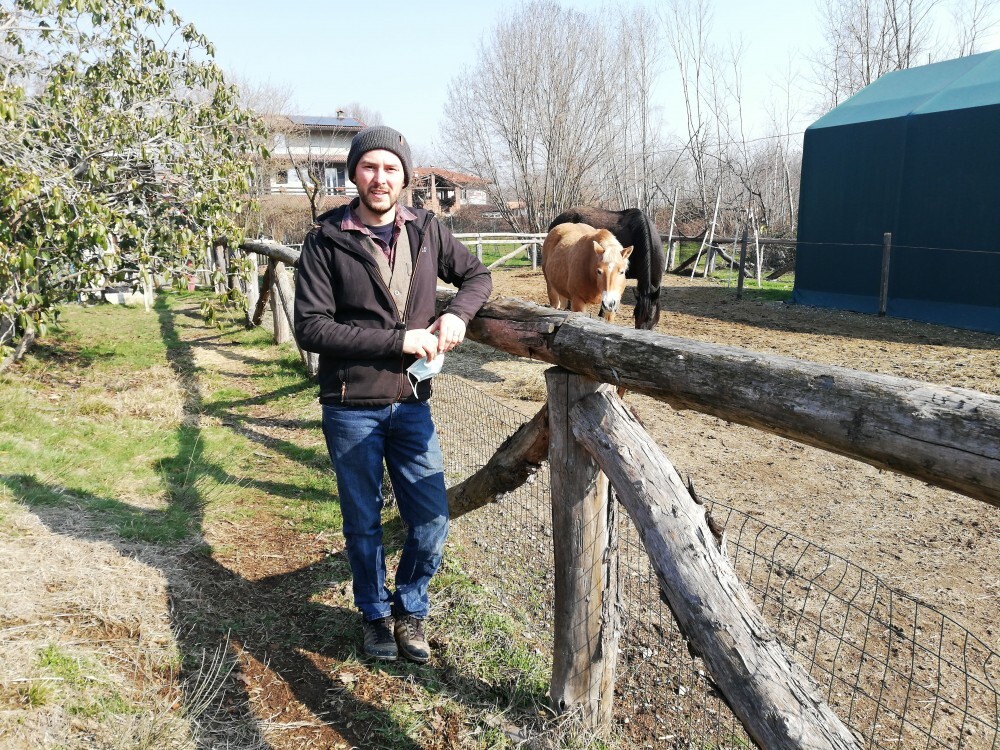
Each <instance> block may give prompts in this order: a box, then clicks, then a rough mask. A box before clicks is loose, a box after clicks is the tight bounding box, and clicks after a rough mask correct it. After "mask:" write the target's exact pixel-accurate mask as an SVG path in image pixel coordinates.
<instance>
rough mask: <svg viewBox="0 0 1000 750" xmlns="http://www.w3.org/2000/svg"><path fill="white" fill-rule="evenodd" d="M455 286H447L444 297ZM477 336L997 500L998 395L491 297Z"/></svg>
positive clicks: (472, 329)
mask: <svg viewBox="0 0 1000 750" xmlns="http://www.w3.org/2000/svg"><path fill="white" fill-rule="evenodd" d="M449 299H450V295H449V294H447V293H439V295H438V303H439V305H441V307H442V309H443V307H444V306H446V305H447V301H448V300H449ZM468 336H469V337H470V338H472V339H475V340H476V341H480V342H482V343H485V344H489V345H491V346H494V347H496V348H498V349H502V350H503V351H506V352H510V353H511V354H515V355H518V356H522V357H532V358H534V359H538V360H541V361H543V362H549V363H551V364H557V365H560V366H562V367H565V368H566V369H568V370H572V371H573V372H576V373H579V374H581V375H586V376H588V377H590V378H593V379H594V380H598V381H600V382H604V383H611V384H612V385H616V386H619V387H624V388H627V389H628V390H629V391H633V392H638V393H644V394H646V395H648V396H652V397H653V398H657V399H660V400H662V401H665V402H667V403H669V404H671V405H672V406H674V407H675V408H678V409H694V410H696V411H700V412H704V413H705V414H711V415H713V416H716V417H719V418H720V419H725V420H727V421H730V422H736V423H738V424H743V425H748V426H750V427H755V428H757V429H761V430H765V431H767V432H771V433H774V434H776V435H781V436H782V437H786V438H789V439H791V440H795V441H798V442H800V443H804V444H806V445H812V446H815V447H817V448H822V449H824V450H828V451H832V452H834V453H839V454H841V455H844V456H849V457H851V458H855V459H857V460H859V461H864V462H865V463H868V464H871V465H872V466H876V467H878V468H880V469H889V470H891V471H896V472H899V473H901V474H906V475H908V476H911V477H915V478H917V479H920V480H922V481H924V482H928V483H929V484H933V485H935V486H937V487H943V488H945V489H948V490H952V491H954V492H960V493H962V494H964V495H968V496H969V497H973V498H976V499H978V500H982V501H984V502H987V503H990V504H991V505H994V506H997V507H1000V397H998V396H993V395H989V394H985V393H980V392H978V391H973V390H969V389H965V388H953V387H948V386H939V385H932V384H929V383H922V382H920V381H917V380H910V379H907V378H899V377H894V376H891V375H877V374H873V373H867V372H859V371H856V370H849V369H847V368H845V367H834V366H830V365H820V364H816V363H814V362H804V361H801V360H797V359H792V358H791V357H779V356H775V355H770V354H761V353H759V352H753V351H749V350H746V349H739V348H736V347H732V346H720V345H717V344H707V343H704V342H700V341H691V340H688V339H682V338H678V337H676V336H666V335H664V334H661V333H655V332H653V331H642V330H636V329H633V328H625V327H624V326H615V325H610V324H608V323H605V322H603V321H600V320H597V319H592V318H588V317H586V316H583V315H578V314H575V313H569V312H565V311H558V310H554V309H552V308H549V307H541V306H540V305H535V304H532V303H530V302H522V301H520V300H512V299H509V298H508V299H500V300H495V301H491V302H488V303H487V304H486V305H485V306H484V307H483V308H482V309H481V310H480V312H479V314H478V315H477V316H476V317H475V318H473V320H472V321H471V322H470V324H469V328H468Z"/></svg>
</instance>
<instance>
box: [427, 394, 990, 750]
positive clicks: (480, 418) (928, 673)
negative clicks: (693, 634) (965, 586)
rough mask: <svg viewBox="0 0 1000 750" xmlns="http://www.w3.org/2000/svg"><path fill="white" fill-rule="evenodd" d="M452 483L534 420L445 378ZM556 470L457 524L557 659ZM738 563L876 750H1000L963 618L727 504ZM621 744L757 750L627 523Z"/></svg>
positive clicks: (782, 630)
mask: <svg viewBox="0 0 1000 750" xmlns="http://www.w3.org/2000/svg"><path fill="white" fill-rule="evenodd" d="M433 405H434V407H433V408H434V414H435V421H436V422H437V425H438V432H439V436H440V439H441V443H442V448H443V451H444V457H445V471H446V474H447V477H448V482H449V484H455V483H457V482H459V481H461V480H462V479H464V478H465V477H467V476H468V475H470V474H471V473H473V472H474V471H475V470H477V469H478V468H480V467H481V466H483V465H484V464H485V463H486V462H487V461H488V460H489V458H490V457H491V456H492V455H493V453H494V452H495V451H496V449H497V448H498V447H499V445H500V444H501V443H502V442H503V441H504V440H505V439H506V438H507V437H508V436H509V435H510V434H512V433H513V432H514V431H515V430H516V429H517V428H518V427H519V426H520V425H521V424H522V423H524V422H525V421H527V419H528V418H529V416H526V415H524V414H522V413H520V412H518V411H516V410H514V409H511V408H510V407H508V406H505V405H503V404H501V403H499V402H496V401H494V400H492V399H490V398H489V397H488V396H486V395H485V394H483V393H482V392H481V391H479V390H477V389H476V388H475V387H474V386H473V385H472V384H471V383H469V382H468V381H465V380H462V379H460V378H457V377H454V376H448V375H444V376H440V377H439V378H437V379H436V387H435V397H434V400H433ZM549 502H550V493H549V483H548V471H547V468H546V467H544V466H543V467H542V469H541V470H540V471H539V472H538V473H537V474H536V475H535V477H534V479H533V481H532V482H530V483H528V484H526V485H524V486H522V487H521V488H519V489H518V490H516V491H515V492H512V493H508V494H507V495H505V496H503V497H502V498H501V499H500V500H499V502H497V503H496V504H494V505H491V506H488V507H486V508H482V509H480V510H477V511H474V512H473V513H471V514H469V515H468V516H464V517H462V518H460V519H457V521H456V522H455V526H454V528H455V533H456V535H457V536H458V537H459V538H461V539H463V540H464V542H465V543H466V544H467V545H471V546H474V547H475V548H476V549H477V551H478V552H479V555H478V557H479V559H480V560H482V561H484V563H485V564H483V566H482V567H483V569H482V570H477V571H476V574H477V576H478V577H479V578H480V580H482V581H484V583H486V584H487V585H489V586H491V588H492V589H493V590H494V592H495V593H496V595H497V596H498V597H499V598H500V599H501V601H502V603H503V604H504V606H505V607H508V608H510V609H511V610H515V611H518V612H520V613H521V614H522V615H523V616H524V617H525V618H526V619H527V620H528V621H530V622H531V623H532V632H531V633H530V636H531V638H532V639H533V640H535V641H537V642H538V644H539V645H540V646H541V647H543V648H547V649H549V653H551V647H552V602H553V579H552V554H553V553H552V527H551V512H550V507H549ZM706 503H707V505H708V506H709V508H710V509H711V512H712V515H713V517H714V518H715V520H716V521H717V522H718V523H719V525H721V526H722V527H723V528H724V529H725V544H726V553H727V556H728V557H729V559H730V561H731V562H732V564H733V567H734V569H735V570H736V573H737V576H738V577H739V578H740V580H741V581H742V582H743V583H744V585H746V586H747V588H748V590H749V591H750V593H751V596H752V598H753V599H754V601H755V602H756V604H757V605H758V606H759V607H760V608H761V610H762V612H763V614H764V618H765V620H766V621H767V622H768V624H769V625H770V626H771V628H772V629H773V630H774V631H775V632H776V633H777V634H778V636H779V638H780V639H781V641H782V642H783V643H784V644H785V646H786V647H787V648H789V649H791V650H792V651H793V652H794V654H795V659H796V661H797V662H798V663H799V664H800V665H801V666H802V667H803V668H804V669H805V670H806V671H808V672H809V673H810V675H811V676H812V677H813V679H814V680H815V681H816V683H817V684H818V685H819V687H820V690H821V691H822V694H823V697H824V698H825V699H826V700H827V701H828V702H829V703H830V705H831V706H832V707H833V709H834V710H835V711H836V712H837V714H838V715H839V716H840V717H841V719H842V720H843V721H844V722H845V723H846V724H847V725H848V726H849V727H850V728H851V729H852V730H853V731H854V733H855V734H856V736H857V737H859V738H860V740H861V741H862V744H863V746H865V747H869V748H885V749H886V750H908V749H909V748H956V749H962V750H964V749H968V750H973V749H976V750H979V749H984V748H989V749H991V750H998V749H1000V730H998V726H1000V694H998V691H997V687H998V685H1000V655H998V654H997V653H996V652H995V651H993V650H992V649H991V648H990V647H989V646H988V645H987V644H986V643H984V642H983V641H982V640H980V639H979V638H977V637H976V636H975V635H973V634H972V633H970V632H969V631H968V630H966V629H965V628H963V627H962V626H961V625H959V624H958V623H957V622H955V621H954V620H952V619H950V618H948V617H947V616H946V615H944V614H942V613H941V612H939V611H937V610H935V609H934V608H933V607H930V606H928V605H926V604H924V603H921V602H920V601H918V600H917V599H914V598H913V597H911V596H907V595H906V594H903V593H901V592H899V591H895V590H893V589H892V588H891V587H889V586H888V585H886V583H885V582H884V581H882V580H881V579H879V578H878V577H876V576H875V575H873V574H872V573H870V572H869V571H867V570H865V569H863V568H861V567H859V566H857V565H854V564H853V563H851V562H850V561H849V560H846V559H844V558H842V557H840V556H838V555H835V554H833V553H831V552H829V551H827V550H824V549H823V548H822V547H820V546H818V545H816V544H814V543H812V542H810V541H808V540H806V539H803V538H801V537H797V536H795V535H793V534H790V533H787V532H785V531H782V530H781V529H778V528H776V527H774V526H770V525H768V524H766V523H764V522H762V521H760V520H758V519H756V518H753V517H751V516H749V515H747V514H745V513H742V512H740V511H739V510H736V509H734V508H731V507H728V506H725V505H723V504H722V503H718V502H716V503H711V502H710V501H706ZM620 518H621V527H620V529H619V554H620V563H619V576H620V582H619V585H620V597H621V618H622V638H621V641H620V652H619V660H618V679H617V686H616V690H615V697H616V709H615V714H616V722H617V729H618V731H619V733H620V734H621V735H622V736H623V737H624V738H626V739H627V740H628V741H629V743H630V745H631V746H634V747H642V748H646V747H649V748H690V747H697V748H718V749H719V750H723V749H727V748H747V747H756V745H755V744H754V743H753V742H752V740H750V738H749V737H748V736H747V734H746V732H745V731H744V730H743V728H742V726H741V724H740V723H739V721H737V719H736V718H735V717H734V716H733V714H732V712H731V711H730V710H729V708H728V707H727V706H726V704H725V702H724V700H723V699H722V697H721V695H720V694H719V693H718V692H717V691H716V689H715V687H714V685H713V683H712V680H711V678H710V676H709V675H708V673H707V670H706V668H705V666H704V664H703V663H702V661H701V659H699V658H698V657H697V656H696V655H693V654H691V653H690V652H689V650H688V646H687V643H686V641H685V639H684V638H683V637H682V636H681V634H680V632H679V631H678V629H677V626H676V624H675V622H674V619H673V615H672V614H671V612H670V609H669V607H668V606H667V605H666V604H665V603H664V602H663V600H662V599H661V596H660V590H659V586H658V582H657V579H656V575H655V573H654V572H653V570H652V567H651V565H650V563H649V559H648V557H647V556H646V554H645V551H644V550H643V548H642V543H641V541H640V540H639V536H638V533H637V532H636V530H635V529H634V528H633V527H632V522H631V520H630V519H629V518H628V516H627V515H626V514H625V513H621V514H620Z"/></svg>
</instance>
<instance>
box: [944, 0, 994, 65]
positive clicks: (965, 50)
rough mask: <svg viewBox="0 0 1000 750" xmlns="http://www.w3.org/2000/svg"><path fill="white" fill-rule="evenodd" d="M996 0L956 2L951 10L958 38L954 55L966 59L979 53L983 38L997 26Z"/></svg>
mask: <svg viewBox="0 0 1000 750" xmlns="http://www.w3.org/2000/svg"><path fill="white" fill-rule="evenodd" d="M996 9H997V2H996V0H958V1H957V2H956V3H955V4H954V5H953V6H952V8H951V13H952V18H953V20H954V24H955V28H956V29H957V30H958V38H957V40H956V44H955V50H954V52H955V54H956V55H957V56H958V57H967V56H968V55H974V54H976V53H977V52H980V51H981V49H980V46H981V45H982V41H983V37H984V36H986V35H987V34H988V33H989V32H990V31H992V30H993V29H994V28H995V27H996V25H997V16H996Z"/></svg>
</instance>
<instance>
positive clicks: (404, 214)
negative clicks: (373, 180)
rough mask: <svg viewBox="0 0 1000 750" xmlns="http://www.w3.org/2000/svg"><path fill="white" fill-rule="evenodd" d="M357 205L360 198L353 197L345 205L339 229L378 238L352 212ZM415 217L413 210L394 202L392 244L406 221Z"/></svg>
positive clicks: (414, 219) (413, 219)
mask: <svg viewBox="0 0 1000 750" xmlns="http://www.w3.org/2000/svg"><path fill="white" fill-rule="evenodd" d="M359 205H361V199H360V198H355V199H354V200H352V201H351V202H350V204H349V205H348V206H347V211H345V212H344V218H343V219H341V221H340V228H341V230H343V231H345V232H347V231H354V232H361V233H362V234H365V235H367V236H369V237H371V238H372V239H378V238H377V237H375V235H374V234H372V231H371V230H370V229H369V228H368V227H366V226H365V225H364V223H363V222H362V221H361V219H359V218H358V215H357V214H356V213H354V209H356V208H357V207H358V206H359ZM416 219H417V215H416V214H415V213H413V211H411V210H410V209H409V208H407V207H406V206H404V205H403V204H402V203H397V204H396V220H395V225H396V228H395V229H393V231H392V238H393V244H396V243H395V239H396V238H397V237H398V236H399V233H400V232H401V231H403V226H404V225H405V224H406V222H408V221H416Z"/></svg>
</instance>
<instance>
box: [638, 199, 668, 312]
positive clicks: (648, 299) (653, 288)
mask: <svg viewBox="0 0 1000 750" xmlns="http://www.w3.org/2000/svg"><path fill="white" fill-rule="evenodd" d="M637 220H638V221H639V222H641V224H642V226H641V227H636V229H637V230H638V231H636V232H635V234H636V236H641V237H643V239H644V241H645V245H646V252H645V253H644V254H643V255H640V256H639V258H637V260H640V263H639V264H638V265H637V267H636V268H635V279H636V284H635V327H636V328H642V329H645V330H649V329H651V328H655V327H656V324H657V323H658V322H659V320H660V311H661V308H660V283H661V282H662V281H663V270H664V267H665V266H666V258H665V257H664V255H663V242H662V240H660V233H659V232H658V231H657V229H656V226H655V225H654V224H653V222H652V221H651V220H650V219H649V218H648V217H647V216H646V215H645V214H644V213H641V212H640V213H639V215H638V217H637Z"/></svg>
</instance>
